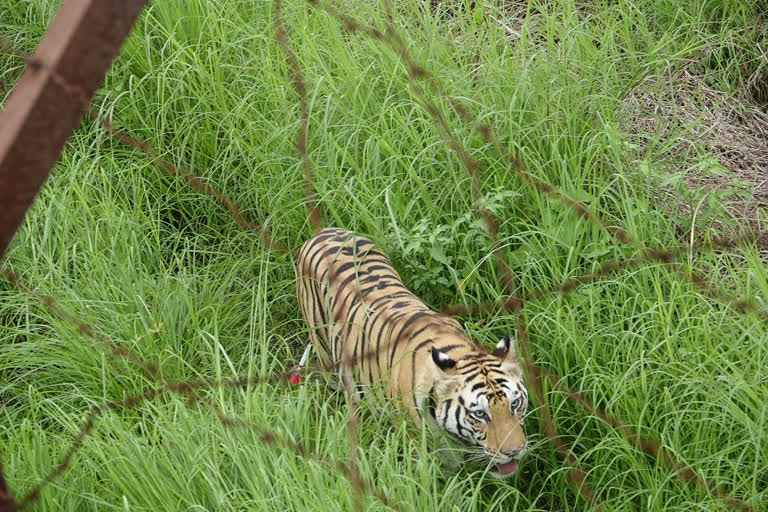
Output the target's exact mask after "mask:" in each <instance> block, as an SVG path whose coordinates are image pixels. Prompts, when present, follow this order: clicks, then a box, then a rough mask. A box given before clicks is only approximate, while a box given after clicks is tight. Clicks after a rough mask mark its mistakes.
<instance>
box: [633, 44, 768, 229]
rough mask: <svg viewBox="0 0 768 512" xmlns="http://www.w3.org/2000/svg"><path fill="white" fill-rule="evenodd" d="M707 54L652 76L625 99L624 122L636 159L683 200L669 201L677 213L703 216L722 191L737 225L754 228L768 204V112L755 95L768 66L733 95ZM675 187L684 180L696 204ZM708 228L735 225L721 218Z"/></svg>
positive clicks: (668, 196) (724, 205)
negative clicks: (713, 74) (714, 74)
mask: <svg viewBox="0 0 768 512" xmlns="http://www.w3.org/2000/svg"><path fill="white" fill-rule="evenodd" d="M763 55H764V56H765V53H763ZM705 59H706V54H705V55H703V56H701V57H699V58H697V59H694V60H691V61H689V62H688V63H687V64H685V65H683V66H680V67H678V68H677V69H669V68H668V69H665V70H664V71H663V72H661V73H658V74H653V75H649V76H648V77H646V78H645V79H644V80H643V81H642V83H641V84H640V85H638V86H637V87H635V88H633V89H632V90H631V91H630V92H629V94H627V96H626V97H625V98H624V101H623V108H622V116H621V117H622V123H623V125H624V129H625V130H626V131H627V132H628V133H630V134H631V142H632V144H633V147H636V149H637V155H636V156H637V157H638V158H640V159H643V158H644V159H646V160H648V161H649V164H650V166H652V167H654V168H656V169H658V170H660V171H661V174H662V175H663V176H665V177H666V179H665V180H663V182H664V183H665V186H664V187H663V188H662V196H664V197H662V198H661V199H662V200H666V201H665V202H669V200H670V199H673V198H677V199H675V201H678V204H667V205H666V207H667V209H668V210H669V211H670V212H673V213H674V214H675V215H677V216H681V217H691V216H695V215H697V214H699V213H700V212H702V211H704V210H706V209H707V208H711V207H712V202H710V201H707V197H708V196H709V195H711V194H714V193H716V192H720V193H721V194H722V195H720V196H718V198H719V199H722V201H717V205H718V206H719V207H722V208H723V210H724V213H727V214H729V215H730V216H731V217H732V220H733V221H734V222H733V224H735V225H739V226H740V227H743V226H744V223H745V222H746V223H747V224H749V225H753V226H754V225H756V223H758V222H760V219H761V218H763V217H764V215H765V213H766V206H768V110H766V105H765V104H762V105H761V104H760V103H759V102H758V101H757V99H756V97H755V95H754V94H752V92H753V91H755V90H758V87H757V81H758V80H759V77H760V76H762V75H763V72H764V70H765V69H766V66H765V63H761V64H760V65H759V66H758V67H757V69H756V70H755V72H754V73H753V74H752V76H751V77H750V80H748V81H746V82H745V83H744V84H743V85H741V86H740V87H738V88H737V89H736V90H735V91H733V92H728V93H727V92H723V91H721V90H718V89H717V88H715V87H713V86H711V85H710V84H709V82H711V79H710V77H709V76H708V75H707V73H706V70H705V66H704V64H703V61H704V60H705ZM767 62H768V61H767ZM675 176H677V177H680V178H681V180H679V181H680V183H678V180H675V179H672V177H675ZM673 184H679V185H684V187H685V188H686V189H687V191H688V192H690V194H689V195H688V197H690V198H691V199H692V201H689V202H679V197H680V196H679V194H678V192H679V190H677V191H675V190H673V189H674V188H676V187H675V186H674V185H673ZM694 224H695V223H694ZM707 227H714V228H716V229H718V230H726V231H728V230H729V226H728V225H727V224H724V223H723V222H721V221H717V222H713V223H712V224H711V225H710V226H707ZM700 228H701V227H700V226H698V227H697V229H700Z"/></svg>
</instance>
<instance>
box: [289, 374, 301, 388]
mask: <svg viewBox="0 0 768 512" xmlns="http://www.w3.org/2000/svg"><path fill="white" fill-rule="evenodd" d="M288 380H289V381H290V383H291V384H293V385H294V386H295V385H297V384H298V383H299V382H301V377H299V374H298V373H292V374H290V375H289V376H288Z"/></svg>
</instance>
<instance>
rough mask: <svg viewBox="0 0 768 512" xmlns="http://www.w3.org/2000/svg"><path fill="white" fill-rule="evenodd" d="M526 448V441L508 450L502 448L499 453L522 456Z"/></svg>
mask: <svg viewBox="0 0 768 512" xmlns="http://www.w3.org/2000/svg"><path fill="white" fill-rule="evenodd" d="M526 448H528V443H525V444H524V445H522V446H518V447H517V448H511V449H509V450H502V451H501V453H502V454H504V455H506V456H507V457H514V456H518V457H522V456H523V455H524V454H525V450H526Z"/></svg>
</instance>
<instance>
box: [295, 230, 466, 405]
mask: <svg viewBox="0 0 768 512" xmlns="http://www.w3.org/2000/svg"><path fill="white" fill-rule="evenodd" d="M297 294H298V299H299V304H300V307H301V310H302V314H303V316H304V318H305V319H306V321H307V325H308V327H309V330H310V338H311V340H312V343H313V344H314V346H315V348H316V349H317V350H318V352H319V354H320V357H321V359H322V361H323V363H324V365H326V366H333V367H334V368H336V369H337V370H338V371H339V372H340V374H341V376H342V380H343V383H344V385H347V386H353V387H354V389H352V390H351V391H353V393H354V396H355V397H356V398H361V397H362V395H363V394H364V393H365V392H366V390H367V389H369V388H370V387H372V386H375V385H377V384H381V381H382V378H384V380H385V389H386V394H387V395H389V396H390V397H400V398H405V397H406V395H413V392H414V391H416V396H413V397H410V398H411V401H413V402H415V403H413V404H412V405H413V406H414V407H416V408H418V396H419V395H420V394H421V393H419V391H422V392H424V391H427V390H420V385H423V384H424V382H425V381H427V380H429V379H428V377H429V375H424V376H423V377H424V378H419V375H418V374H419V372H418V371H417V368H416V366H418V364H417V363H419V362H420V359H421V357H420V356H425V355H427V356H428V355H429V345H430V344H432V343H434V342H435V339H434V336H435V335H436V334H437V332H439V333H440V334H441V337H443V339H445V337H451V338H455V343H454V344H455V345H460V346H456V347H455V349H460V348H464V346H465V345H466V349H467V350H470V349H472V348H473V343H472V342H471V341H470V340H469V339H467V338H466V336H465V335H464V332H463V330H462V328H461V326H460V325H459V323H458V322H456V321H455V320H454V319H453V318H451V317H448V316H446V315H442V314H440V313H437V312H435V311H432V310H431V309H429V308H428V307H427V306H426V305H425V304H424V303H423V302H422V301H421V300H420V299H419V298H418V297H416V296H415V295H414V294H413V293H411V292H410V291H409V290H408V289H407V288H406V287H405V285H404V284H403V282H402V280H401V279H400V276H399V275H398V273H397V271H396V270H395V269H394V268H393V267H392V265H391V263H390V261H389V259H388V258H387V256H386V254H384V252H383V251H382V250H381V249H379V248H377V247H376V246H375V245H374V243H373V242H372V241H371V240H369V239H368V238H366V237H364V236H361V235H358V234H355V233H352V232H350V231H347V230H344V229H339V228H327V229H324V230H322V231H320V232H318V233H317V234H316V235H315V236H314V237H313V238H311V239H310V240H308V241H307V242H306V243H305V244H304V245H303V246H302V248H301V250H300V252H299V261H298V284H297Z"/></svg>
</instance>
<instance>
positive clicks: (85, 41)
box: [0, 0, 146, 257]
mask: <svg viewBox="0 0 768 512" xmlns="http://www.w3.org/2000/svg"><path fill="white" fill-rule="evenodd" d="M145 3H146V0H64V2H63V3H62V5H61V7H60V8H59V11H58V12H57V13H56V17H55V18H54V19H53V21H52V22H51V24H50V26H49V27H48V30H47V31H46V33H45V36H43V40H42V41H41V42H40V44H39V45H38V47H37V50H36V51H35V54H34V55H33V56H32V58H31V59H28V60H27V67H26V69H25V70H24V73H23V74H22V76H21V78H20V79H19V82H18V84H17V85H16V87H15V89H14V90H13V92H12V93H11V96H10V97H9V98H8V101H7V102H6V104H5V108H4V109H3V111H2V112H0V257H2V255H3V253H4V252H5V250H6V249H7V248H8V244H10V242H11V239H12V238H13V235H14V233H15V232H16V230H17V229H18V227H19V225H20V224H21V221H22V220H23V218H24V214H25V213H26V211H27V209H28V208H29V206H30V205H31V204H32V201H33V200H34V198H35V196H36V195H37V193H38V191H39V190H40V187H42V185H43V183H44V182H45V179H46V177H47V176H48V173H49V172H50V170H51V168H52V167H53V166H54V164H55V163H56V160H58V158H59V155H60V154H61V150H62V148H63V147H64V143H65V142H66V141H67V139H68V138H69V136H70V135H71V134H72V131H73V130H74V129H75V127H76V126H77V123H78V121H79V120H80V117H81V116H82V114H83V112H84V111H85V110H86V109H87V108H88V104H89V102H90V100H91V97H92V96H93V93H94V91H95V90H96V88H97V87H98V86H99V84H100V83H101V81H102V80H103V79H104V75H105V74H106V72H107V69H109V66H110V64H111V63H112V60H113V59H114V58H115V56H116V55H117V51H118V50H119V48H120V45H121V44H122V42H123V40H124V39H125V38H126V36H127V35H128V32H129V31H130V29H131V27H132V26H133V23H134V21H135V20H136V18H137V17H138V15H139V13H140V12H141V9H142V8H143V7H144V4H145Z"/></svg>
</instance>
